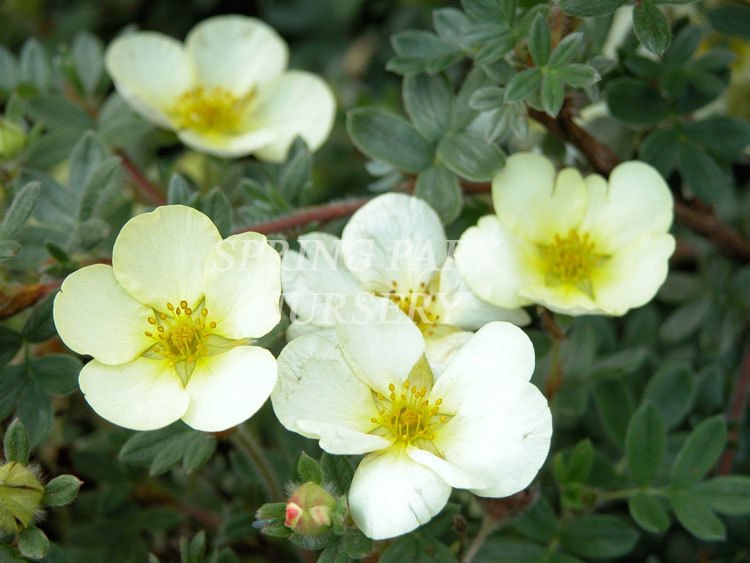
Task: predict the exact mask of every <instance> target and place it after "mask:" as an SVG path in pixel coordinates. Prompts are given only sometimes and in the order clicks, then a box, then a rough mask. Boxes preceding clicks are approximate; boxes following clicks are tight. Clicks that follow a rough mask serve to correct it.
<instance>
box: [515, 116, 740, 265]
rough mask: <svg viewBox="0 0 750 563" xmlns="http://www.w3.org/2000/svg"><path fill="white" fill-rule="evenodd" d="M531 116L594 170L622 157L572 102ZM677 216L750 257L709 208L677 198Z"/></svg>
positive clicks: (604, 170)
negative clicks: (576, 115)
mask: <svg viewBox="0 0 750 563" xmlns="http://www.w3.org/2000/svg"><path fill="white" fill-rule="evenodd" d="M529 117H531V118H532V119H534V120H535V121H538V122H539V123H541V124H542V125H544V126H545V127H546V128H547V130H548V131H549V132H550V133H552V134H553V135H554V136H556V137H558V138H560V139H562V140H564V141H567V142H569V143H570V144H571V145H573V146H574V147H576V148H577V149H578V150H579V151H581V153H582V154H583V156H584V157H585V158H586V160H588V162H589V163H590V164H591V166H592V167H593V168H594V170H596V171H597V172H599V173H600V174H602V175H604V176H608V175H609V173H610V172H612V169H613V168H614V167H615V166H617V165H618V164H619V162H620V159H619V158H617V155H615V154H614V153H613V152H612V151H611V150H610V149H609V147H607V146H605V145H603V144H601V143H600V142H599V141H597V140H596V139H595V138H594V137H593V136H592V135H591V134H590V133H589V132H588V131H586V130H585V129H583V128H582V127H581V126H579V125H578V124H577V123H576V122H575V121H574V120H573V109H572V108H571V107H570V106H569V105H567V104H566V105H565V106H563V109H562V110H561V111H560V114H559V115H558V116H557V117H556V118H555V117H551V116H549V115H547V114H546V113H545V112H543V111H538V110H535V109H531V108H530V109H529ZM675 219H676V220H677V222H678V223H680V224H681V225H684V226H686V227H687V228H689V229H691V230H693V231H695V232H696V233H698V234H699V235H702V236H704V237H706V238H707V239H709V240H710V241H711V242H713V243H714V244H715V245H716V246H717V247H718V248H719V249H720V250H721V251H722V252H724V253H725V254H727V255H729V256H731V257H733V258H736V259H738V260H741V261H743V262H747V261H750V241H748V240H747V239H745V238H743V237H742V236H741V235H740V234H739V233H738V232H737V231H735V230H734V229H732V228H731V227H729V226H728V225H726V224H724V223H723V222H722V221H721V219H719V218H718V217H717V216H716V214H715V213H714V212H713V211H712V210H711V209H710V208H706V207H705V206H699V205H697V204H690V203H687V202H685V201H682V200H680V199H677V200H675Z"/></svg>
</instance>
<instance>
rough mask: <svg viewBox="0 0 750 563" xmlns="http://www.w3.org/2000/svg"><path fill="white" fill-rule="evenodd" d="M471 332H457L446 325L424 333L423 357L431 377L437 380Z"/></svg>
mask: <svg viewBox="0 0 750 563" xmlns="http://www.w3.org/2000/svg"><path fill="white" fill-rule="evenodd" d="M472 336H474V333H473V332H469V331H466V330H458V329H455V328H453V327H449V326H447V325H438V326H437V327H435V328H431V329H430V330H428V331H426V332H425V333H424V343H425V350H424V355H425V357H426V358H427V362H428V363H429V364H430V368H431V369H432V373H433V375H434V376H435V377H436V378H437V377H440V375H441V374H442V373H443V372H444V371H445V368H447V367H448V365H449V364H450V363H451V360H453V356H455V355H456V352H458V351H459V350H460V349H461V347H463V345H464V344H466V343H467V342H468V341H469V340H470V339H471V337H472Z"/></svg>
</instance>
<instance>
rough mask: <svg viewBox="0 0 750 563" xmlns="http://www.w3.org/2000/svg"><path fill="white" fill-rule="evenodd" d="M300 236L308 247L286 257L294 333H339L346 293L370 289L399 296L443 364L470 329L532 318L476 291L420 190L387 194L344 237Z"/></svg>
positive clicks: (285, 281)
mask: <svg viewBox="0 0 750 563" xmlns="http://www.w3.org/2000/svg"><path fill="white" fill-rule="evenodd" d="M299 241H300V250H301V252H300V253H298V252H294V251H290V252H287V253H285V254H284V257H283V259H282V286H283V288H284V298H285V299H286V302H287V304H288V305H289V307H290V308H291V310H292V312H293V313H294V317H295V322H294V323H293V324H292V326H291V327H290V330H289V331H288V333H287V336H288V337H289V338H293V337H296V336H298V335H299V334H304V333H309V332H317V333H319V334H325V333H327V334H328V335H329V336H332V335H333V333H334V330H333V327H334V325H335V323H336V320H337V319H336V317H337V312H338V309H339V308H340V307H341V305H342V304H343V302H344V297H345V296H347V295H352V294H357V293H370V294H374V295H377V296H380V297H383V298H388V299H390V300H392V301H393V302H395V303H396V304H397V305H398V306H399V308H400V309H401V310H402V311H403V312H404V313H405V314H406V315H407V316H408V317H409V318H411V319H412V320H413V321H414V322H415V324H416V325H417V326H418V327H419V328H420V329H421V330H422V333H423V334H424V336H425V338H426V340H427V346H428V348H427V355H428V357H429V359H430V361H431V362H432V364H433V367H435V368H437V369H440V366H441V365H442V364H444V363H445V362H446V361H447V359H448V358H449V357H450V354H452V353H453V351H455V349H457V348H458V347H460V345H462V344H463V343H465V342H466V340H467V339H468V338H469V337H470V336H471V332H468V331H474V330H476V329H478V328H479V327H481V326H483V325H484V324H485V323H488V322H490V321H493V320H507V321H511V322H514V323H516V324H525V323H527V322H528V320H529V317H528V315H527V314H526V313H525V312H524V311H522V310H520V309H515V310H509V309H502V308H499V307H495V306H493V305H491V304H489V303H486V302H484V301H482V300H481V299H479V298H477V296H476V295H474V293H472V291H471V290H470V289H469V288H468V286H467V285H466V283H465V282H464V281H463V280H462V279H461V276H460V275H459V274H458V272H457V270H456V268H455V264H454V261H453V259H452V258H450V257H447V242H446V238H445V231H444V230H443V225H442V224H441V222H440V218H439V217H438V215H437V213H435V211H434V210H433V209H432V208H431V207H430V206H429V205H428V204H427V203H425V202H424V201H423V200H421V199H419V198H417V197H412V196H408V195H406V194H396V193H388V194H383V195H380V196H378V197H376V198H374V199H373V200H372V201H370V202H368V203H367V204H366V205H365V206H364V207H362V208H361V209H359V210H358V211H357V212H356V213H355V214H354V215H353V216H352V218H351V219H350V220H349V222H348V224H347V225H346V227H344V231H343V234H342V237H341V240H339V239H338V238H336V237H333V236H331V235H329V234H326V233H310V234H308V235H305V236H302V237H300V238H299Z"/></svg>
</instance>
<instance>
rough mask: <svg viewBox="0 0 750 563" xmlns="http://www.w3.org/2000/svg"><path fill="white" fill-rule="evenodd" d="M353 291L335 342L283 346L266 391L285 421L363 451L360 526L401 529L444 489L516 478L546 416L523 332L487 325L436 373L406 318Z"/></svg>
mask: <svg viewBox="0 0 750 563" xmlns="http://www.w3.org/2000/svg"><path fill="white" fill-rule="evenodd" d="M362 297H363V296H361V295H360V296H357V297H355V298H351V299H350V300H347V304H346V306H345V307H344V316H345V317H346V321H347V322H344V323H339V324H337V326H336V331H337V341H338V344H336V343H335V342H333V341H331V340H329V339H327V338H324V337H322V336H320V335H317V334H308V335H304V336H301V337H299V338H296V339H295V340H293V341H292V342H290V343H289V344H288V345H287V346H286V348H284V350H283V351H282V352H281V354H280V356H279V382H278V384H277V386H276V389H275V390H274V392H273V394H272V395H271V401H272V403H273V408H274V411H275V412H276V416H277V417H278V418H279V420H280V421H281V423H282V424H283V425H284V426H285V427H286V428H288V429H289V430H292V431H294V432H297V433H299V434H302V435H303V436H307V437H308V438H313V439H317V440H319V441H320V447H321V448H323V449H324V450H325V451H327V452H329V453H331V454H341V455H348V454H367V455H366V456H365V458H364V459H363V460H362V462H361V463H360V464H359V466H358V468H357V470H356V472H355V474H354V479H353V481H352V484H351V488H350V490H349V505H350V509H351V514H352V518H353V519H354V522H355V523H356V525H357V526H358V527H359V529H361V530H362V531H363V532H364V533H365V534H366V535H368V536H369V537H371V538H373V539H382V538H388V537H393V536H397V535H400V534H404V533H407V532H409V531H411V530H413V529H415V528H417V527H418V526H420V525H422V524H424V523H426V522H427V521H429V520H430V519H431V518H432V517H433V516H435V515H436V514H437V513H438V512H440V510H441V509H442V508H443V506H444V505H445V503H446V502H447V500H448V497H449V495H450V493H451V488H452V487H457V488H462V489H469V490H471V491H472V492H474V493H475V494H477V495H479V496H484V497H503V496H507V495H511V494H513V493H516V492H517V491H519V490H521V489H523V488H524V487H526V486H527V485H528V484H529V483H530V482H531V481H532V479H533V478H534V476H535V475H536V473H537V471H538V470H539V468H540V467H541V465H542V463H543V462H544V460H545V458H546V456H547V452H548V450H549V445H550V438H551V434H552V418H551V414H550V410H549V408H548V406H547V401H546V400H545V398H544V396H543V395H542V394H541V393H540V392H539V390H538V389H537V388H536V387H535V386H534V385H533V384H531V383H530V382H529V378H530V377H531V374H532V372H533V370H534V349H533V347H532V345H531V342H530V340H529V339H528V337H527V336H526V335H525V334H524V332H523V331H522V330H521V329H519V328H518V327H516V326H514V325H512V324H510V323H507V322H491V323H488V324H487V325H485V326H484V327H482V328H481V329H480V330H479V331H478V332H477V333H476V334H474V335H473V336H472V337H471V339H470V340H469V341H468V342H467V343H466V344H465V345H464V346H463V347H462V348H460V350H458V352H457V353H456V354H455V355H454V356H453V358H452V360H451V361H450V363H449V364H448V366H447V367H446V369H445V370H444V371H443V372H442V373H440V374H437V373H434V372H433V370H432V369H431V367H430V364H429V362H428V361H427V360H426V359H425V356H424V350H425V343H424V339H423V336H422V333H421V332H420V331H419V329H418V328H417V327H416V325H415V324H414V323H412V322H411V321H409V319H408V318H407V317H406V316H405V315H403V314H401V313H400V311H399V310H398V308H397V307H396V305H394V304H393V303H391V302H390V301H386V300H383V299H376V298H374V297H369V296H365V297H369V299H370V300H372V301H374V302H377V303H376V304H373V303H368V304H367V307H360V306H359V305H361V302H362V301H364V300H365V299H362ZM357 301H359V302H360V303H357ZM375 309H378V312H377V314H376V315H375V316H374V317H373V316H372V311H373V310H375ZM357 320H361V322H357Z"/></svg>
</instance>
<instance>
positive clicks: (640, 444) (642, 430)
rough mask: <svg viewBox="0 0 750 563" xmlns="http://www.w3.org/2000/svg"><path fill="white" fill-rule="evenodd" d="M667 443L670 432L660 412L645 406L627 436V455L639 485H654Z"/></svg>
mask: <svg viewBox="0 0 750 563" xmlns="http://www.w3.org/2000/svg"><path fill="white" fill-rule="evenodd" d="M666 441H667V432H666V429H665V428H664V421H663V420H662V418H661V415H660V414H659V411H657V410H656V407H654V406H653V405H651V404H649V403H644V404H643V405H641V406H640V407H639V408H638V410H637V411H635V413H634V414H633V417H632V418H631V419H630V424H629V425H628V431H627V433H626V434H625V455H626V457H627V460H628V468H629V469H630V476H631V477H632V478H633V481H635V483H636V484H638V485H642V486H645V485H650V484H651V483H653V482H654V480H655V479H656V476H657V475H658V473H659V469H660V468H661V464H662V462H663V461H664V451H665V448H666Z"/></svg>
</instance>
